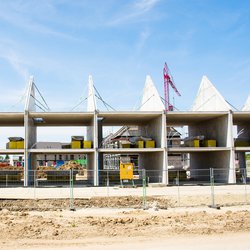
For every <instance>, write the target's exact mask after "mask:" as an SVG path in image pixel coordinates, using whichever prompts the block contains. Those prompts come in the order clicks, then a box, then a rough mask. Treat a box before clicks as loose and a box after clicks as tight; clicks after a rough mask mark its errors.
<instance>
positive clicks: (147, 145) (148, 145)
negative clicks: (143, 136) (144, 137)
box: [145, 141, 155, 148]
mask: <svg viewBox="0 0 250 250" xmlns="http://www.w3.org/2000/svg"><path fill="white" fill-rule="evenodd" d="M145 148H155V141H145Z"/></svg>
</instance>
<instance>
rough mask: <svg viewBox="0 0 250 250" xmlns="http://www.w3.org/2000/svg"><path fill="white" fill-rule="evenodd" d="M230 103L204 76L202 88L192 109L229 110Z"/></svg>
mask: <svg viewBox="0 0 250 250" xmlns="http://www.w3.org/2000/svg"><path fill="white" fill-rule="evenodd" d="M230 109H231V108H230V106H229V104H228V103H227V102H226V101H225V99H224V98H223V96H222V95H221V94H220V92H219V91H218V90H217V89H216V88H215V86H214V85H213V84H212V83H211V82H210V81H209V80H208V78H207V77H206V76H203V77H202V80H201V84H200V88H199V90H198V93H197V96H196V98H195V101H194V104H193V107H192V109H191V110H192V111H228V110H230Z"/></svg>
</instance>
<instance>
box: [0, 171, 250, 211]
mask: <svg viewBox="0 0 250 250" xmlns="http://www.w3.org/2000/svg"><path fill="white" fill-rule="evenodd" d="M232 171H235V170H230V169H227V170H226V169H219V168H210V169H191V170H188V171H186V170H182V169H180V170H173V169H169V170H168V171H160V170H145V169H141V170H136V171H132V173H131V174H130V175H129V174H128V173H125V175H124V173H123V175H122V174H121V172H120V171H119V170H99V171H98V172H96V171H93V170H86V169H84V170H42V171H41V170H32V171H29V172H28V186H27V187H25V188H21V189H13V188H15V187H23V186H24V177H25V176H24V172H23V171H11V170H4V171H0V187H1V189H0V198H2V199H4V198H8V199H11V198H13V199H24V198H25V199H31V200H32V199H33V200H48V203H49V205H47V207H56V208H66V207H67V208H70V209H71V210H74V209H75V208H76V207H81V206H100V204H102V205H101V206H105V207H115V206H118V207H120V206H121V207H123V206H124V207H125V206H130V207H137V208H139V207H140V208H144V209H146V208H149V207H154V206H158V207H160V208H168V207H189V206H210V207H215V208H216V207H219V206H229V205H243V204H250V173H249V172H247V170H246V169H239V170H237V171H236V172H235V174H234V175H233V176H234V177H235V178H236V179H235V180H230V178H231V177H232V175H231V173H232ZM166 181H167V183H168V184H167V185H166ZM94 199H96V201H95V202H94ZM59 200H61V201H60V202H59ZM83 201H84V202H85V203H84V202H83ZM87 201H88V202H90V203H91V202H92V203H91V204H89V205H87ZM37 204H38V203H34V206H35V205H37ZM84 204H85V205H84Z"/></svg>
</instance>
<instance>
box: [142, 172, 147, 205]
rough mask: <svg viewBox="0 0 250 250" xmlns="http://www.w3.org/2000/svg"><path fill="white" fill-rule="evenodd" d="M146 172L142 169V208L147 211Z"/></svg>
mask: <svg viewBox="0 0 250 250" xmlns="http://www.w3.org/2000/svg"><path fill="white" fill-rule="evenodd" d="M146 185H147V183H146V170H145V169H142V190H143V193H142V195H143V200H142V206H143V209H146V208H147V205H146V203H147V194H146Z"/></svg>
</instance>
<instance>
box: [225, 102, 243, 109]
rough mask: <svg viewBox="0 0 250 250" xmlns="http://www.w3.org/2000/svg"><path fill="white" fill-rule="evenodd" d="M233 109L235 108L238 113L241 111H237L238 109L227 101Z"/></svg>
mask: <svg viewBox="0 0 250 250" xmlns="http://www.w3.org/2000/svg"><path fill="white" fill-rule="evenodd" d="M225 101H226V102H227V103H228V104H229V105H230V106H231V107H232V108H234V109H235V110H236V111H240V110H239V109H237V108H236V107H234V106H233V105H232V104H231V103H230V102H228V101H227V100H225Z"/></svg>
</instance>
